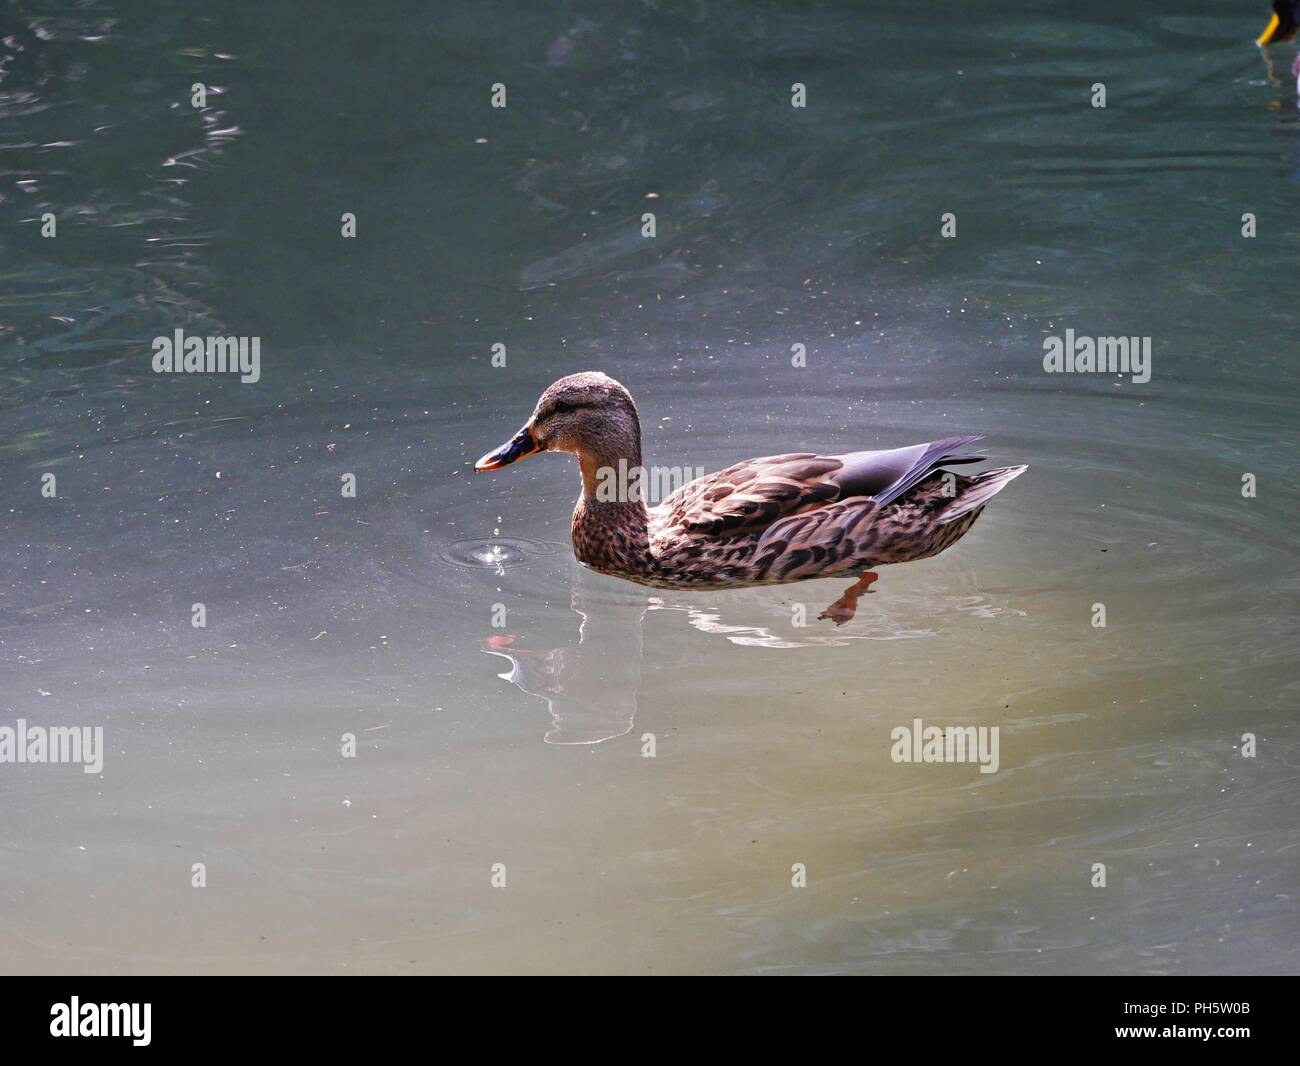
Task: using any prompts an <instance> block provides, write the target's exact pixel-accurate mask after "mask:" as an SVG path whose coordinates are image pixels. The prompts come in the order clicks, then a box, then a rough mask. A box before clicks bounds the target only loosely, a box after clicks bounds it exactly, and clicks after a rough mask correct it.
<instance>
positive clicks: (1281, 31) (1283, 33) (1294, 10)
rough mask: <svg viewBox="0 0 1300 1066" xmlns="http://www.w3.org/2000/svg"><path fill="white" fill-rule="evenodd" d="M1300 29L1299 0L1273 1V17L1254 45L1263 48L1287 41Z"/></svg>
mask: <svg viewBox="0 0 1300 1066" xmlns="http://www.w3.org/2000/svg"><path fill="white" fill-rule="evenodd" d="M1297 29H1300V0H1273V17H1272V18H1271V19H1269V20H1268V25H1267V26H1265V27H1264V32H1263V33H1261V34H1260V35H1259V40H1258V41H1256V42H1255V43H1256V44H1258V45H1260V46H1261V47H1263V46H1264V45H1266V44H1277V43H1278V42H1279V41H1289V40H1291V38H1292V37H1294V36H1295V35H1296V30H1297Z"/></svg>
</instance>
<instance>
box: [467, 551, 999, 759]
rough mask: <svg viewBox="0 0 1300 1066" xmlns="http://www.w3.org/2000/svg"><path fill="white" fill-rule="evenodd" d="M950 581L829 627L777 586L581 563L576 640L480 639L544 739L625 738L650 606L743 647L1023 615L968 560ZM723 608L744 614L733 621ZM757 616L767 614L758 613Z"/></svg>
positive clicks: (812, 643) (824, 641) (825, 642)
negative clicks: (707, 588) (623, 576)
mask: <svg viewBox="0 0 1300 1066" xmlns="http://www.w3.org/2000/svg"><path fill="white" fill-rule="evenodd" d="M948 580H949V582H950V586H951V587H952V588H953V591H952V592H951V593H949V594H945V595H943V596H941V597H939V598H938V599H936V597H935V596H934V594H933V593H925V592H918V593H914V594H908V593H906V592H904V593H902V594H900V595H899V596H896V597H894V598H893V599H891V601H890V607H889V609H888V610H886V609H885V608H883V607H879V608H877V609H876V610H873V611H870V612H867V613H866V614H859V616H858V620H857V624H856V625H855V626H853V627H852V628H851V629H840V630H834V631H831V632H826V631H824V630H822V631H818V629H817V628H815V627H813V626H812V625H811V618H810V617H809V615H810V614H811V613H812V611H813V610H815V608H811V605H810V604H801V603H798V602H792V598H791V597H790V596H789V595H788V594H787V593H779V592H778V591H777V590H775V589H748V590H743V591H740V592H735V593H730V594H727V595H726V596H724V597H723V598H719V597H718V596H717V595H716V594H714V595H712V596H710V595H708V594H702V595H701V594H696V595H694V596H687V595H679V596H675V597H665V596H650V595H647V594H646V593H645V592H642V591H640V590H638V589H636V588H635V587H633V586H627V585H624V584H623V583H621V582H614V581H610V580H609V579H608V578H606V577H604V576H603V575H601V574H598V573H595V572H593V571H590V570H587V569H586V568H585V567H581V566H575V567H574V568H573V579H572V582H571V585H570V589H569V609H570V610H571V611H573V613H574V614H576V615H577V616H578V632H577V640H576V641H575V642H572V643H566V644H564V645H563V646H561V647H555V648H528V647H525V646H523V644H522V643H521V638H520V637H519V636H516V635H513V634H500V635H495V636H490V637H486V638H484V640H483V641H482V645H481V647H482V650H483V651H484V652H486V653H487V654H489V655H494V656H500V657H501V658H503V659H506V660H508V661H509V663H510V668H509V669H508V670H504V671H502V672H501V673H499V674H498V675H497V676H498V677H500V678H501V679H502V680H504V681H509V682H510V683H511V684H512V685H515V686H516V687H518V688H519V689H520V690H521V691H523V692H526V693H528V694H529V695H530V696H535V697H537V698H538V699H542V700H545V701H546V705H547V708H548V710H549V711H550V715H551V728H550V729H549V730H548V732H547V733H546V735H545V737H544V738H543V739H544V740H545V741H546V743H547V744H568V745H576V744H599V743H601V742H603V741H606V740H614V739H615V738H617V737H623V736H627V734H628V733H630V732H632V730H633V729H634V728H635V725H636V715H637V698H638V693H639V689H640V686H641V662H642V657H643V640H644V636H643V633H644V625H645V620H646V616H647V615H648V614H649V613H650V612H652V611H676V612H680V613H682V614H684V615H685V616H686V620H687V622H689V624H690V626H691V628H692V629H695V630H697V631H698V632H700V633H705V634H708V635H709V636H710V637H713V638H723V639H725V640H726V641H727V642H728V643H730V644H735V645H740V646H742V647H750V648H768V649H773V650H786V649H790V650H794V649H800V648H814V647H833V646H839V645H846V644H850V643H854V642H857V641H862V640H871V641H880V640H914V639H920V638H926V637H934V636H937V635H939V633H940V632H941V630H942V626H941V625H936V624H935V619H936V618H942V617H944V616H947V617H953V616H955V615H958V614H967V615H971V616H973V617H976V618H980V619H993V618H999V617H1005V616H1012V615H1016V616H1023V615H1024V612H1023V611H1020V610H1017V609H1016V608H1014V607H1011V606H1010V605H1008V604H1007V603H1006V602H1005V600H1004V598H1003V597H1002V596H999V595H994V596H990V595H988V594H986V593H985V592H983V591H982V590H981V589H980V588H979V586H978V583H977V581H976V578H975V573H974V571H973V570H972V569H971V568H969V567H962V568H961V569H960V570H959V571H958V572H957V573H956V574H954V575H951V576H950V577H949V579H948ZM724 614H732V615H733V616H735V617H736V618H737V619H738V620H737V621H727V620H725V618H724ZM756 614H758V615H761V616H762V621H760V620H756V618H755V615H756ZM800 614H802V616H803V617H804V618H806V619H807V621H806V622H805V623H804V625H803V626H800V625H799V623H798V622H796V621H795V618H796V617H798V616H799V615H800ZM739 619H744V620H743V621H740V620H739ZM765 623H766V624H765ZM669 639H671V638H669Z"/></svg>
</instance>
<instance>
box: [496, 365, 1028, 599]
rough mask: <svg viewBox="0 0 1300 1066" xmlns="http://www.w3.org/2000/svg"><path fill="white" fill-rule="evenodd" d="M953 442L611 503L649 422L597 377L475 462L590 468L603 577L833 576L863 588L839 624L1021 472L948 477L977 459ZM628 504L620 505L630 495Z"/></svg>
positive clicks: (745, 470) (751, 469)
mask: <svg viewBox="0 0 1300 1066" xmlns="http://www.w3.org/2000/svg"><path fill="white" fill-rule="evenodd" d="M979 439H980V438H979V437H947V438H945V439H944V440H937V441H931V442H930V443H928V444H916V445H913V446H912V447H910V448H893V449H890V450H889V451H875V452H845V453H843V454H841V455H816V454H814V453H813V452H793V453H791V454H788V455H771V456H767V457H766V458H763V459H746V460H745V461H744V462H741V463H736V464H735V466H729V467H727V468H726V469H725V470H720V471H719V472H718V473H716V474H708V475H706V476H705V477H701V478H697V479H696V480H695V481H692V482H690V483H689V484H687V485H683V486H682V487H681V488H680V489H678V490H677V491H676V492H674V493H673V494H672V495H671V496H669V497H668V498H667V499H666V500H664V501H663V503H661V504H659V506H657V507H654V508H651V509H649V510H647V509H646V506H645V504H644V503H643V502H642V500H641V498H640V494H639V493H637V492H632V493H626V492H625V493H621V494H617V495H616V498H613V499H609V498H608V497H609V495H610V493H608V492H607V491H605V490H606V489H608V487H609V485H610V483H611V481H612V480H614V479H612V478H611V472H623V471H629V470H630V471H640V469H641V421H640V419H639V418H638V416H637V411H636V404H635V403H633V402H632V395H631V393H629V392H628V391H627V389H625V388H624V387H623V386H622V385H620V384H619V383H618V382H617V381H615V380H614V379H613V378H611V377H608V376H606V375H605V374H600V373H584V374H570V375H569V376H568V377H565V378H560V380H559V381H557V382H555V384H553V385H551V386H550V388H548V389H547V390H546V391H545V392H544V393H542V398H541V399H540V400H538V401H537V406H536V408H534V410H533V413H532V416H531V417H530V418H529V419H528V421H527V423H525V425H524V427H523V429H521V430H520V431H519V432H518V433H516V434H515V436H514V438H513V439H511V440H510V441H509V442H507V443H506V444H503V445H502V446H501V447H500V448H498V449H497V450H496V451H494V452H489V453H488V454H487V455H485V456H483V458H482V459H480V460H479V461H478V462H477V463H475V464H474V469H475V470H496V469H498V468H499V467H503V466H506V465H507V464H509V463H513V462H515V460H517V459H522V458H523V457H524V456H526V455H532V454H534V453H535V452H543V451H557V452H569V453H570V454H572V455H576V456H577V457H578V465H579V467H581V469H582V496H581V497H580V498H579V499H578V503H577V506H576V507H574V509H573V553H574V555H576V556H577V557H578V558H579V559H580V560H581V561H582V562H584V563H586V564H587V565H588V566H589V567H591V568H592V569H593V570H599V571H601V572H603V573H607V574H613V575H615V576H617V577H623V578H628V579H630V580H632V581H638V582H640V583H641V584H645V585H657V586H664V587H683V586H713V587H715V588H734V587H738V586H743V585H764V584H775V583H778V582H785V581H802V580H804V579H805V578H810V577H830V576H833V575H836V574H854V575H858V580H857V582H856V583H855V584H854V585H853V586H852V587H850V588H849V590H848V591H847V592H845V593H844V595H843V596H841V597H840V598H839V599H838V600H836V601H835V603H833V604H832V605H831V606H830V607H828V608H827V609H826V610H825V611H823V612H822V614H821V617H822V618H830V619H832V620H833V621H834V622H835V624H836V625H842V624H843V623H844V622H847V621H848V620H849V619H850V618H852V617H853V613H854V610H855V609H856V607H857V601H858V596H860V595H861V594H862V593H863V592H865V591H868V590H869V586H870V585H871V583H872V582H873V581H875V580H876V579H877V578H878V576H879V575H877V574H874V573H870V572H868V571H869V570H870V568H871V567H873V566H877V565H879V564H881V563H903V562H909V561H910V560H912V559H925V558H928V557H929V556H931V555H938V554H939V552H941V551H943V550H944V549H945V548H946V547H948V545H950V544H952V543H953V542H954V541H956V540H958V539H959V538H960V537H961V536H962V535H963V534H964V533H965V532H966V530H968V529H970V527H971V525H972V524H973V523H974V521H975V519H976V518H978V517H979V514H980V512H981V511H982V510H983V509H984V505H985V504H986V503H988V501H989V500H990V499H991V498H992V497H993V496H995V495H996V494H997V493H998V492H1000V491H1001V489H1002V487H1003V486H1004V485H1006V484H1007V482H1009V481H1010V480H1011V479H1012V478H1014V477H1018V476H1019V475H1020V474H1022V473H1023V472H1024V471H1025V469H1026V468H1025V467H1023V466H1008V467H1003V468H1002V469H1000V470H988V471H985V472H983V473H980V474H976V475H974V476H973V477H962V476H961V475H959V474H954V473H952V472H950V471H941V470H939V467H940V466H941V465H944V464H949V465H955V464H957V463H977V462H979V461H980V460H982V459H985V458H987V456H983V455H973V454H970V453H962V452H961V449H962V448H964V447H966V445H968V444H971V443H972V442H974V441H977V440H979ZM620 497H621V498H620Z"/></svg>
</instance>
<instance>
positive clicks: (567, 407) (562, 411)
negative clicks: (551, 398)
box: [551, 403, 574, 415]
mask: <svg viewBox="0 0 1300 1066" xmlns="http://www.w3.org/2000/svg"><path fill="white" fill-rule="evenodd" d="M573 409H574V405H573V404H571V403H557V404H556V405H555V406H554V407H552V408H551V414H553V415H567V414H568V413H569V412H570V411H572V410H573Z"/></svg>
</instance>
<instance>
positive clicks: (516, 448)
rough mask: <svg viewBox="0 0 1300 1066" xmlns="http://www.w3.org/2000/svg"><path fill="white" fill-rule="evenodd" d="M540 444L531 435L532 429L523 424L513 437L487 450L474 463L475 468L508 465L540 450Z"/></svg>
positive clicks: (481, 468) (497, 467)
mask: <svg viewBox="0 0 1300 1066" xmlns="http://www.w3.org/2000/svg"><path fill="white" fill-rule="evenodd" d="M541 450H542V449H541V446H540V445H538V443H537V438H536V437H534V436H533V431H532V430H531V429H529V428H528V427H527V426H524V428H523V429H521V430H520V431H519V432H518V433H516V434H515V435H514V437H513V438H512V439H511V440H509V441H507V442H506V443H505V444H503V445H501V447H500V448H498V449H497V450H496V451H494V452H488V453H487V455H485V456H483V458H482V459H480V460H479V461H478V462H477V463H475V464H474V469H475V470H500V469H501V467H503V466H509V465H510V464H511V463H513V462H515V461H516V460H518V459H522V458H523V457H524V456H526V455H533V454H534V453H536V452H540V451H541Z"/></svg>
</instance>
